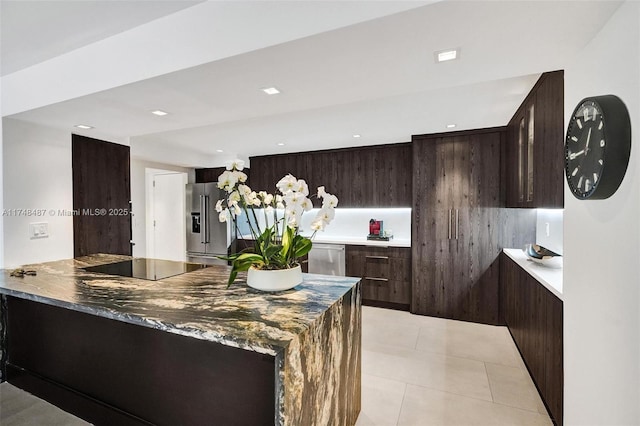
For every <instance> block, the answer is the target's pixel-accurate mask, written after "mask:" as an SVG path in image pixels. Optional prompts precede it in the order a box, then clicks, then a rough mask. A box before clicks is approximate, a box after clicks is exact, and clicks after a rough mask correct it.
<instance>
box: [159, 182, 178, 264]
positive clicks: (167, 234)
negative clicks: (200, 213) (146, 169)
mask: <svg viewBox="0 0 640 426" xmlns="http://www.w3.org/2000/svg"><path fill="white" fill-rule="evenodd" d="M185 177H186V176H185V174H184V173H171V174H157V175H155V176H154V177H153V179H154V186H153V257H154V258H156V259H169V260H178V261H184V260H185V259H186V229H185V226H186V225H185V221H184V212H185V206H184V203H185V183H186V179H185Z"/></svg>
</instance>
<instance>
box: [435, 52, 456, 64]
mask: <svg viewBox="0 0 640 426" xmlns="http://www.w3.org/2000/svg"><path fill="white" fill-rule="evenodd" d="M435 56H436V62H445V61H452V60H454V59H458V49H448V50H441V51H439V52H435Z"/></svg>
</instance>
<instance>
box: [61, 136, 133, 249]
mask: <svg viewBox="0 0 640 426" xmlns="http://www.w3.org/2000/svg"><path fill="white" fill-rule="evenodd" d="M71 155H72V168H73V172H72V175H73V209H74V211H75V212H76V214H75V215H74V216H73V255H74V256H75V257H78V256H85V255H88V254H93V253H113V254H124V255H131V242H130V241H131V215H130V214H129V212H130V210H131V205H130V203H129V201H130V199H131V183H130V181H131V179H130V165H129V147H128V146H124V145H119V144H115V143H111V142H106V141H102V140H98V139H93V138H88V137H86V136H80V135H72V137H71Z"/></svg>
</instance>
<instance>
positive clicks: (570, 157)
mask: <svg viewBox="0 0 640 426" xmlns="http://www.w3.org/2000/svg"><path fill="white" fill-rule="evenodd" d="M582 154H584V149H583V150H582V151H578V152H572V153H571V154H569V160H573V159H575V158H576V157H577V156H579V155H582Z"/></svg>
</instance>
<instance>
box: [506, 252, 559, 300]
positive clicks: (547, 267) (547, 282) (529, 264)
mask: <svg viewBox="0 0 640 426" xmlns="http://www.w3.org/2000/svg"><path fill="white" fill-rule="evenodd" d="M503 251H504V252H505V254H506V255H507V256H509V257H510V258H511V259H513V260H514V261H515V262H516V263H517V264H518V265H520V266H521V267H522V268H523V269H524V270H525V271H527V272H528V273H529V275H531V276H532V277H534V278H535V279H536V280H538V281H539V282H540V284H542V285H543V286H545V287H546V288H547V290H549V291H550V292H552V293H553V294H555V295H556V296H557V297H558V298H559V299H560V300H562V257H556V258H553V259H551V260H548V261H547V262H546V263H545V264H544V265H541V264H539V263H536V262H534V261H532V260H529V258H528V257H527V255H526V254H524V252H523V251H522V249H504V250H503Z"/></svg>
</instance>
